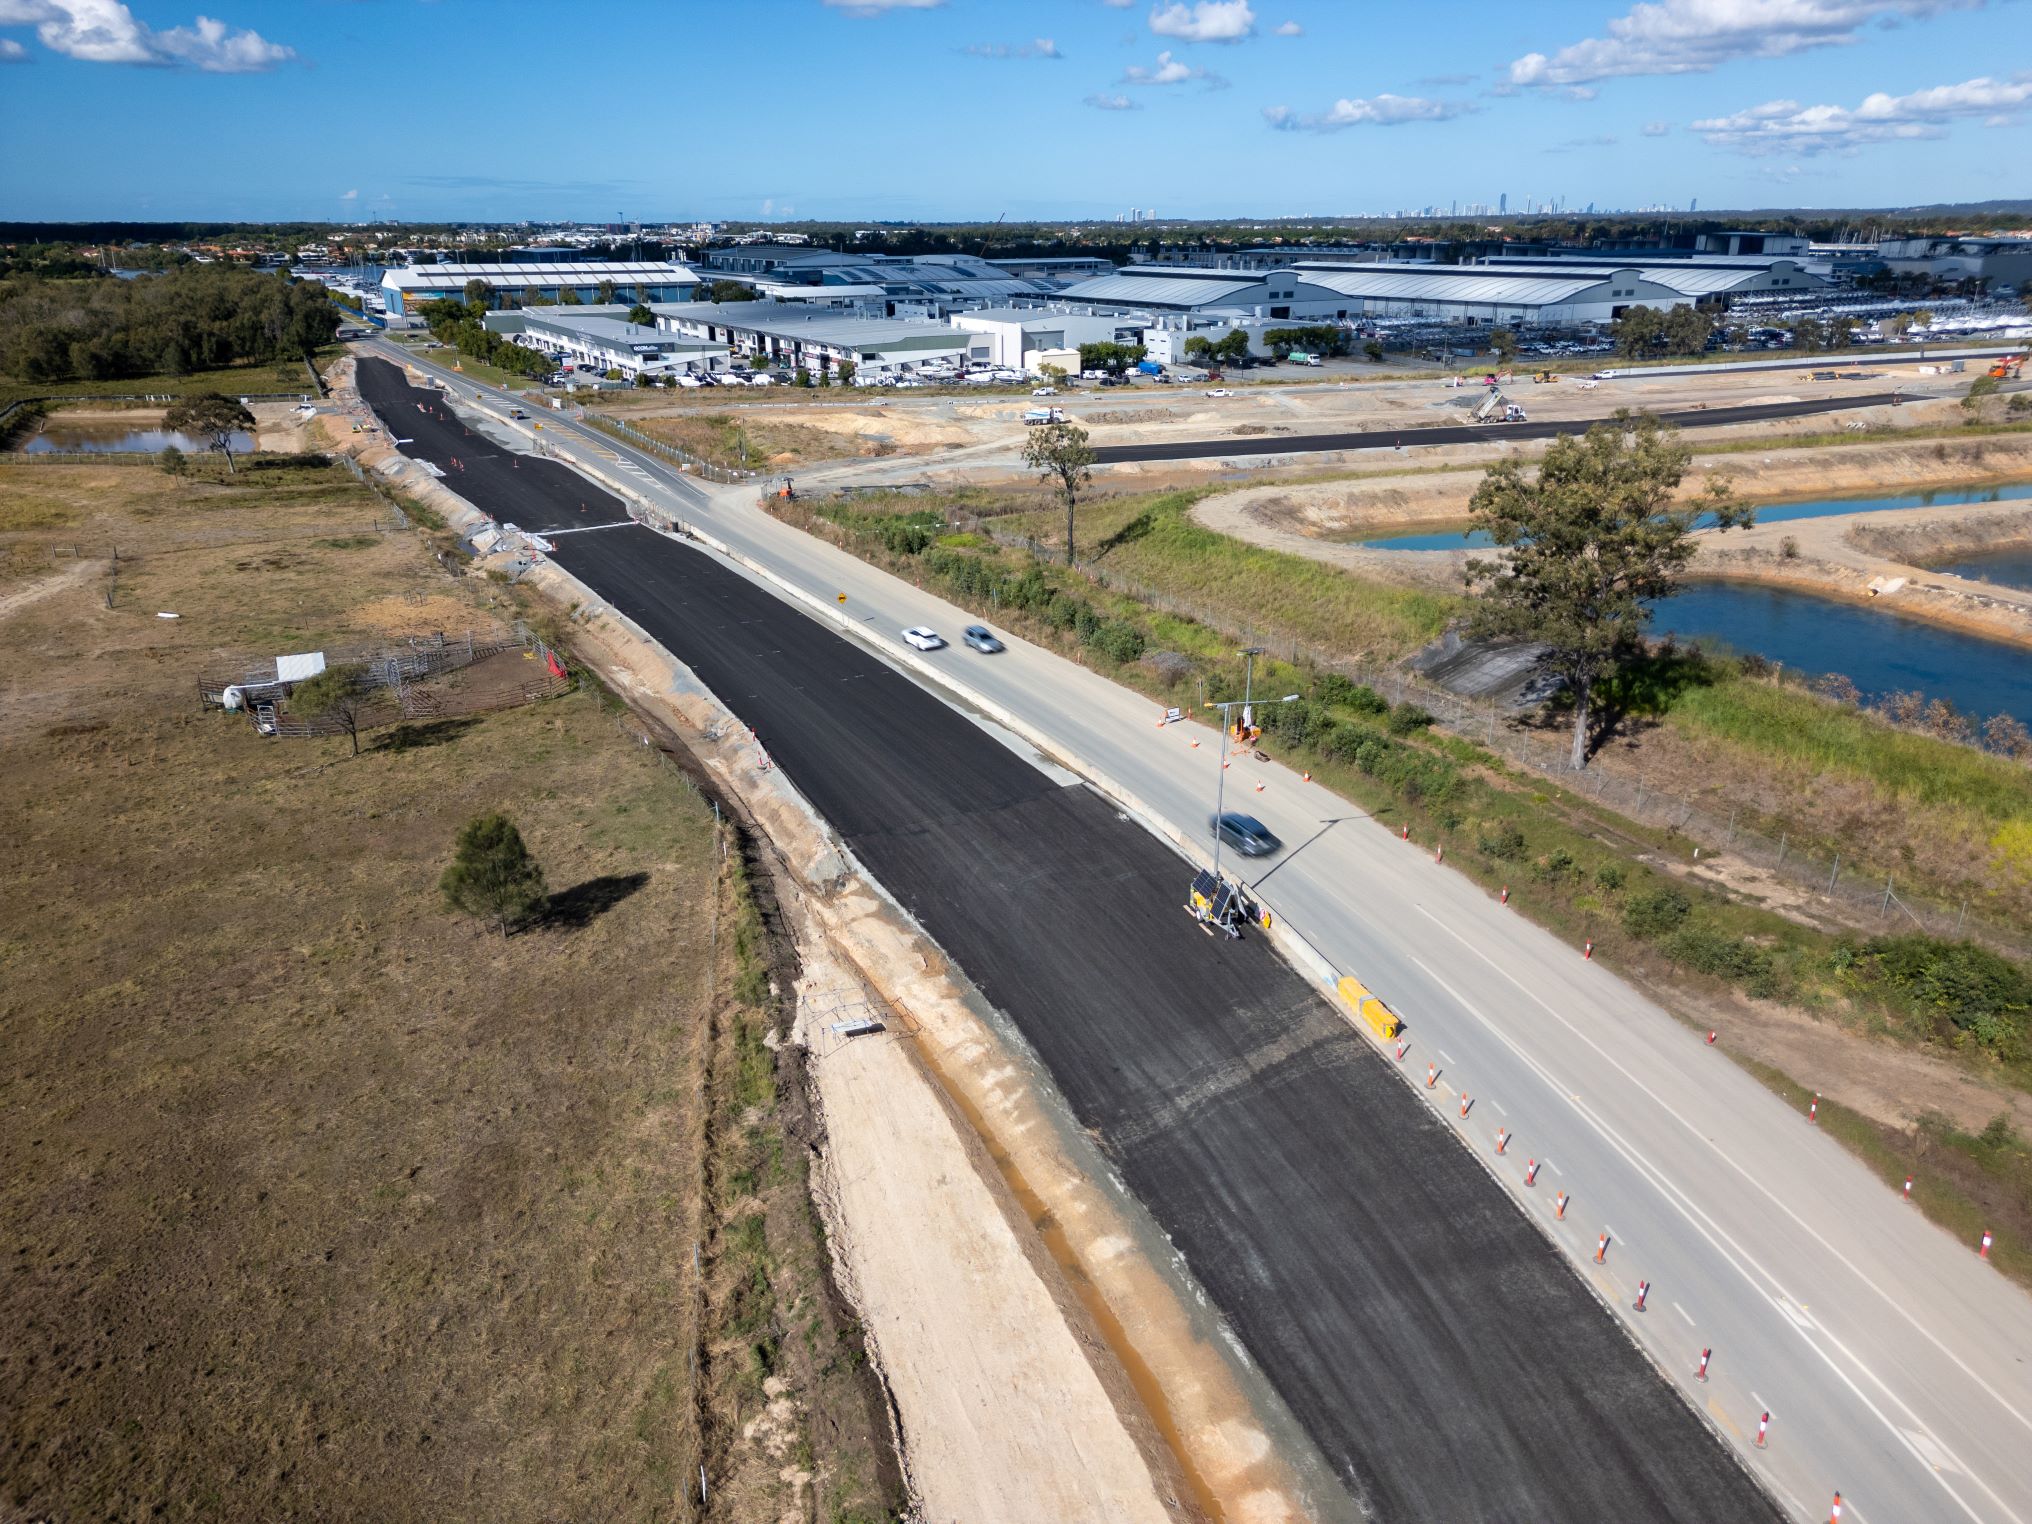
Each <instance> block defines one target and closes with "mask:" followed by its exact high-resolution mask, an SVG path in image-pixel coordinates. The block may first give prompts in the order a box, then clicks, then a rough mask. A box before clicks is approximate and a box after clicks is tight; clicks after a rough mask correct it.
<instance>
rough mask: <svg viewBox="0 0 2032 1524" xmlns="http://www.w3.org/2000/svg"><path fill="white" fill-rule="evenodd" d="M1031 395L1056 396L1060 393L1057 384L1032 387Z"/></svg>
mask: <svg viewBox="0 0 2032 1524" xmlns="http://www.w3.org/2000/svg"><path fill="white" fill-rule="evenodd" d="M1030 395H1031V396H1033V397H1056V396H1057V395H1058V388H1057V387H1055V386H1037V387H1032V388H1031V390H1030Z"/></svg>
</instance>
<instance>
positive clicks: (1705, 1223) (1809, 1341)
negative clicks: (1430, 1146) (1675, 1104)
mask: <svg viewBox="0 0 2032 1524" xmlns="http://www.w3.org/2000/svg"><path fill="white" fill-rule="evenodd" d="M1422 910H1423V907H1421V911H1422ZM1432 919H1434V920H1435V921H1437V919H1438V918H1437V917H1433V918H1432ZM1411 961H1412V962H1413V963H1416V964H1417V965H1418V966H1419V967H1420V968H1422V969H1424V970H1425V973H1426V976H1427V977H1428V978H1429V979H1431V980H1432V982H1433V983H1435V984H1437V985H1438V986H1439V987H1440V988H1441V989H1443V990H1445V991H1446V992H1447V994H1449V995H1451V996H1452V997H1453V998H1454V1000H1455V1002H1456V1003H1458V1004H1459V1006H1460V1008H1461V1009H1462V1010H1463V1011H1466V1012H1467V1013H1468V1015H1470V1016H1472V1017H1473V1018H1474V1019H1475V1020H1476V1021H1477V1022H1479V1023H1480V1024H1481V1025H1482V1026H1483V1027H1484V1028H1486V1029H1487V1031H1488V1033H1489V1035H1490V1036H1492V1037H1494V1038H1495V1039H1496V1041H1497V1042H1499V1043H1501V1044H1502V1045H1503V1046H1504V1047H1506V1048H1508V1049H1509V1050H1510V1052H1511V1054H1512V1056H1514V1057H1515V1058H1516V1059H1517V1061H1518V1062H1519V1063H1521V1064H1523V1065H1524V1067H1525V1068H1527V1069H1529V1070H1530V1071H1531V1072H1532V1073H1533V1074H1535V1075H1537V1076H1538V1078H1539V1079H1540V1081H1541V1082H1543V1083H1544V1084H1545V1085H1546V1086H1548V1087H1549V1088H1551V1089H1553V1090H1555V1091H1558V1092H1560V1093H1561V1094H1568V1095H1570V1094H1572V1092H1571V1091H1568V1090H1567V1089H1566V1088H1565V1087H1564V1086H1563V1085H1561V1084H1559V1082H1558V1081H1557V1080H1556V1079H1555V1078H1554V1076H1553V1074H1552V1071H1551V1070H1549V1069H1547V1068H1546V1067H1545V1065H1544V1064H1543V1063H1541V1062H1540V1061H1539V1060H1538V1059H1537V1058H1536V1057H1535V1056H1534V1055H1532V1054H1530V1053H1527V1052H1525V1051H1524V1049H1523V1048H1522V1047H1521V1046H1519V1045H1518V1044H1517V1043H1516V1042H1515V1041H1513V1040H1512V1039H1511V1038H1510V1036H1509V1035H1508V1034H1507V1033H1505V1032H1504V1031H1503V1030H1502V1029H1501V1028H1500V1027H1498V1026H1497V1025H1496V1024H1495V1023H1494V1022H1493V1021H1491V1020H1490V1019H1489V1018H1488V1017H1487V1016H1485V1015H1484V1014H1483V1013H1482V1011H1481V1009H1480V1008H1479V1007H1477V1006H1476V1005H1475V1004H1474V1003H1473V1002H1472V1001H1470V1000H1469V999H1468V998H1467V997H1466V996H1465V995H1463V994H1461V992H1460V991H1459V990H1457V989H1455V988H1454V987H1453V986H1452V985H1451V984H1448V983H1447V982H1446V980H1444V979H1442V978H1441V977H1440V976H1439V975H1438V974H1436V973H1434V972H1433V971H1432V969H1431V967H1430V966H1429V965H1427V964H1426V963H1425V961H1424V960H1423V959H1421V958H1419V957H1417V956H1415V955H1414V956H1413V957H1412V959H1411ZM1527 993H1528V992H1527ZM1539 1003H1540V1004H1541V1005H1542V1004H1543V1003H1544V1002H1542V1001H1541V1002H1539ZM1576 1035H1578V1034H1576ZM1585 1040H1586V1039H1585V1038H1583V1041H1585ZM1590 1046H1592V1044H1590ZM1603 1056H1604V1057H1607V1055H1606V1054H1604V1055H1603ZM1609 1061H1610V1062H1611V1063H1612V1064H1613V1063H1614V1062H1615V1061H1614V1060H1613V1059H1610V1060H1609ZM1617 1067H1619V1068H1620V1067H1621V1066H1620V1065H1618V1066H1617ZM1648 1093H1649V1092H1647V1094H1648ZM1663 1104H1664V1103H1663V1102H1660V1105H1663ZM1573 1106H1574V1110H1575V1112H1576V1113H1577V1114H1578V1115H1579V1116H1580V1118H1581V1120H1582V1121H1584V1122H1586V1123H1587V1124H1588V1126H1590V1127H1591V1128H1593V1129H1594V1130H1595V1132H1596V1133H1597V1134H1599V1135H1600V1136H1601V1138H1602V1140H1603V1141H1604V1142H1605V1143H1607V1144H1608V1145H1609V1147H1610V1148H1611V1149H1613V1150H1615V1152H1617V1153H1618V1154H1621V1155H1622V1157H1623V1160H1624V1162H1625V1163H1627V1164H1629V1165H1630V1166H1631V1167H1632V1168H1633V1169H1635V1170H1636V1171H1637V1173H1638V1174H1639V1175H1640V1176H1647V1177H1649V1178H1650V1180H1651V1181H1652V1183H1653V1184H1654V1185H1656V1186H1657V1187H1658V1189H1659V1191H1660V1192H1661V1193H1662V1194H1663V1195H1664V1197H1665V1200H1666V1203H1667V1204H1668V1205H1669V1206H1671V1208H1672V1209H1673V1210H1674V1211H1675V1212H1677V1213H1679V1215H1680V1216H1681V1217H1683V1218H1685V1219H1686V1222H1687V1225H1688V1226H1689V1227H1691V1228H1692V1229H1693V1230H1694V1231H1695V1232H1696V1233H1698V1234H1699V1235H1700V1236H1701V1237H1702V1238H1704V1239H1706V1240H1707V1241H1708V1245H1709V1247H1711V1248H1712V1249H1713V1250H1714V1251H1715V1253H1717V1254H1719V1255H1720V1256H1721V1257H1722V1258H1723V1259H1724V1260H1726V1261H1727V1262H1728V1264H1729V1266H1730V1268H1731V1269H1733V1270H1734V1271H1735V1272H1736V1273H1737V1274H1738V1275H1740V1276H1741V1277H1742V1278H1743V1279H1744V1280H1745V1281H1747V1282H1748V1283H1749V1284H1750V1286H1751V1287H1752V1288H1757V1283H1758V1281H1759V1280H1760V1279H1761V1280H1762V1281H1764V1282H1766V1283H1767V1284H1768V1285H1770V1286H1772V1287H1775V1288H1776V1289H1777V1291H1778V1294H1779V1295H1781V1296H1782V1295H1784V1294H1785V1293H1784V1287H1783V1286H1782V1285H1780V1283H1779V1281H1778V1278H1777V1277H1776V1276H1775V1275H1773V1274H1771V1272H1770V1271H1768V1270H1766V1269H1765V1268H1764V1267H1763V1265H1762V1264H1760V1263H1759V1262H1758V1261H1757V1259H1756V1258H1755V1257H1754V1256H1753V1255H1752V1254H1751V1253H1750V1252H1749V1251H1748V1250H1747V1249H1745V1248H1744V1247H1743V1246H1742V1245H1741V1244H1739V1243H1737V1242H1736V1240H1735V1239H1734V1238H1732V1237H1730V1236H1729V1234H1728V1232H1727V1230H1726V1229H1724V1228H1723V1227H1722V1226H1721V1225H1720V1224H1719V1223H1717V1222H1715V1221H1714V1220H1713V1219H1712V1218H1710V1217H1709V1216H1708V1215H1707V1213H1706V1212H1705V1211H1703V1210H1702V1209H1701V1208H1700V1207H1699V1206H1698V1205H1697V1204H1696V1203H1695V1202H1694V1201H1693V1200H1692V1198H1691V1197H1689V1196H1687V1195H1686V1194H1685V1192H1684V1191H1682V1190H1681V1189H1680V1188H1679V1187H1678V1186H1677V1185H1675V1184H1673V1182H1672V1181H1671V1180H1670V1179H1669V1178H1668V1177H1667V1176H1666V1175H1665V1173H1664V1171H1663V1170H1661V1169H1659V1168H1658V1167H1657V1166H1656V1165H1654V1164H1653V1163H1652V1162H1651V1161H1650V1160H1649V1159H1648V1158H1646V1157H1645V1156H1644V1155H1643V1154H1641V1153H1639V1152H1638V1151H1637V1149H1636V1147H1635V1145H1633V1144H1632V1143H1630V1142H1629V1141H1628V1140H1627V1139H1626V1138H1624V1137H1623V1135H1622V1134H1621V1133H1619V1132H1617V1131H1616V1129H1615V1128H1614V1127H1612V1126H1610V1125H1609V1123H1608V1122H1607V1121H1606V1120H1604V1119H1603V1118H1602V1117H1600V1116H1598V1115H1596V1113H1595V1112H1594V1111H1593V1110H1592V1109H1590V1108H1589V1107H1588V1106H1587V1105H1585V1104H1584V1103H1582V1102H1580V1101H1575V1102H1574V1103H1573ZM1816 1332H1818V1333H1822V1334H1823V1335H1824V1336H1825V1337H1826V1338H1827V1340H1828V1342H1829V1343H1830V1344H1832V1345H1833V1346H1834V1348H1835V1349H1837V1350H1839V1351H1840V1352H1841V1354H1842V1355H1843V1357H1844V1359H1845V1360H1846V1361H1847V1365H1846V1366H1845V1365H1844V1364H1843V1363H1842V1362H1841V1361H1837V1360H1836V1359H1835V1358H1834V1357H1833V1356H1832V1355H1830V1354H1829V1353H1828V1352H1827V1351H1826V1350H1825V1349H1822V1348H1821V1347H1820V1345H1819V1344H1818V1343H1817V1342H1816V1341H1815V1340H1814V1337H1813V1334H1814V1333H1816ZM1799 1337H1800V1338H1801V1339H1802V1340H1803V1341H1804V1342H1805V1344H1806V1347H1807V1348H1808V1349H1810V1350H1812V1351H1813V1352H1814V1354H1816V1355H1818V1356H1819V1357H1820V1360H1821V1363H1822V1364H1823V1365H1825V1366H1826V1367H1827V1368H1828V1369H1829V1370H1830V1371H1832V1372H1833V1373H1834V1375H1835V1379H1836V1380H1838V1381H1840V1382H1841V1383H1842V1385H1843V1386H1845V1387H1847V1388H1848V1389H1849V1391H1850V1392H1851V1393H1853V1394H1854V1396H1855V1399H1856V1401H1857V1402H1859V1403H1861V1404H1862V1405H1863V1407H1864V1409H1865V1410H1866V1411H1868V1412H1869V1414H1870V1416H1871V1417H1873V1418H1875V1419H1876V1420H1877V1422H1878V1423H1880V1424H1882V1425H1883V1426H1884V1427H1885V1428H1886V1429H1889V1430H1890V1431H1891V1433H1892V1434H1893V1435H1895V1436H1897V1439H1898V1443H1899V1444H1901V1445H1903V1446H1904V1447H1905V1449H1906V1452H1907V1453H1908V1454H1910V1455H1911V1456H1912V1458H1913V1459H1914V1460H1917V1461H1918V1462H1919V1463H1920V1464H1921V1465H1922V1466H1925V1465H1926V1461H1925V1457H1924V1456H1922V1455H1920V1454H1919V1452H1918V1451H1917V1450H1916V1449H1914V1448H1913V1446H1912V1442H1911V1441H1910V1440H1908V1439H1907V1438H1906V1437H1905V1431H1904V1430H1903V1429H1901V1428H1899V1427H1898V1425H1897V1424H1895V1423H1893V1422H1892V1421H1891V1420H1890V1418H1889V1416H1887V1415H1886V1414H1885V1413H1884V1411H1883V1410H1882V1409H1881V1408H1879V1407H1878V1406H1877V1405H1876V1404H1875V1403H1874V1402H1872V1401H1871V1400H1870V1399H1869V1396H1868V1395H1867V1394H1866V1393H1865V1392H1864V1391H1863V1389H1862V1388H1861V1387H1859V1386H1857V1385H1856V1383H1855V1379H1854V1378H1853V1377H1852V1376H1850V1374H1849V1367H1853V1368H1854V1369H1856V1370H1860V1371H1861V1372H1863V1374H1864V1375H1865V1376H1868V1377H1869V1379H1870V1381H1871V1382H1872V1383H1873V1384H1874V1385H1875V1386H1876V1387H1877V1389H1878V1390H1879V1391H1881V1392H1883V1393H1884V1394H1885V1396H1887V1397H1889V1398H1890V1399H1891V1401H1893V1402H1894V1403H1896V1404H1897V1405H1898V1406H1899V1407H1900V1408H1901V1409H1903V1410H1904V1413H1905V1416H1906V1417H1907V1418H1909V1419H1911V1420H1912V1422H1914V1423H1915V1424H1916V1423H1919V1422H1920V1421H1921V1420H1920V1417H1919V1415H1918V1414H1917V1413H1915V1412H1913V1411H1912V1409H1911V1407H1910V1406H1909V1405H1907V1403H1906V1402H1905V1400H1904V1399H1903V1398H1902V1397H1900V1396H1899V1395H1898V1394H1897V1393H1896V1392H1894V1391H1892V1389H1891V1388H1890V1386H1889V1385H1887V1384H1886V1383H1885V1382H1884V1380H1883V1379H1882V1378H1881V1377H1879V1376H1878V1375H1877V1374H1876V1373H1875V1372H1873V1371H1871V1370H1870V1368H1869V1367H1868V1366H1867V1365H1865V1364H1864V1363H1863V1362H1862V1361H1861V1360H1860V1359H1858V1358H1857V1357H1856V1354H1855V1352H1854V1351H1853V1350H1851V1349H1849V1348H1848V1347H1847V1346H1846V1345H1844V1344H1843V1343H1842V1342H1841V1340H1839V1339H1837V1338H1835V1337H1834V1335H1833V1334H1831V1333H1827V1332H1826V1330H1824V1329H1814V1330H1811V1331H1809V1330H1808V1329H1807V1328H1800V1329H1799ZM1943 1448H1945V1447H1943ZM1957 1464H1959V1462H1957ZM1962 1471H1963V1473H1964V1474H1966V1475H1969V1476H1970V1477H1971V1478H1972V1479H1973V1480H1974V1481H1975V1483H1976V1485H1977V1486H1979V1487H1981V1488H1982V1489H1983V1491H1985V1492H1987V1493H1988V1494H1989V1495H1990V1498H1991V1500H1992V1501H1993V1502H1995V1503H1996V1505H1997V1506H1998V1507H1999V1508H2001V1509H2003V1510H2004V1514H2005V1516H2006V1517H2007V1518H2010V1519H2012V1520H2013V1521H2015V1524H2024V1521H2023V1520H2021V1519H2019V1517H2018V1515H2017V1514H2016V1513H2015V1512H2013V1511H2012V1509H2011V1507H2010V1505H2009V1504H2008V1503H2006V1502H2005V1501H2004V1500H2003V1499H2002V1498H2001V1497H1998V1496H1997V1492H1996V1489H1995V1488H1993V1487H1991V1486H1990V1485H1989V1484H1988V1483H1987V1482H1985V1481H1983V1480H1982V1479H1981V1478H1980V1477H1976V1476H1975V1475H1974V1473H1973V1472H1969V1471H1968V1470H1967V1468H1966V1467H1965V1466H1964V1467H1962ZM1926 1474H1927V1475H1928V1476H1930V1477H1932V1478H1933V1480H1934V1481H1935V1483H1937V1484H1938V1485H1939V1487H1940V1489H1941V1491H1943V1492H1945V1493H1946V1494H1947V1495H1948V1496H1949V1497H1950V1498H1952V1499H1954V1502H1955V1506H1956V1507H1958V1508H1960V1509H1961V1511H1962V1512H1963V1513H1964V1514H1966V1515H1967V1516H1968V1517H1969V1519H1970V1520H1972V1521H1973V1524H1984V1521H1983V1517H1982V1515H1981V1514H1979V1513H1977V1512H1976V1511H1975V1509H1973V1508H1971V1507H1970V1506H1969V1504H1968V1501H1967V1499H1965V1498H1963V1497H1962V1495H1961V1494H1960V1493H1958V1492H1956V1491H1955V1490H1954V1488H1953V1487H1951V1486H1950V1485H1948V1483H1947V1481H1946V1479H1945V1477H1944V1476H1943V1475H1942V1473H1940V1472H1938V1471H1935V1470H1933V1469H1932V1468H1931V1467H1930V1466H1927V1467H1926Z"/></svg>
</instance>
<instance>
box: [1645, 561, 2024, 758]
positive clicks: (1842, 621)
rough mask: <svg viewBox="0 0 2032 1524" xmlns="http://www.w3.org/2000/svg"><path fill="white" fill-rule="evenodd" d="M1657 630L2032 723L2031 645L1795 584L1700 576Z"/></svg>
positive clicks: (1664, 613)
mask: <svg viewBox="0 0 2032 1524" xmlns="http://www.w3.org/2000/svg"><path fill="white" fill-rule="evenodd" d="M1651 630H1652V633H1653V634H1657V635H1664V634H1668V633H1670V634H1673V635H1676V636H1678V637H1679V639H1680V640H1681V641H1682V642H1687V641H1694V640H1698V641H1699V642H1700V643H1701V644H1702V645H1703V646H1706V647H1708V648H1710V649H1716V648H1720V649H1725V650H1730V651H1737V652H1755V653H1757V654H1759V655H1761V656H1764V657H1767V658H1768V659H1770V660H1771V661H1774V662H1782V663H1784V665H1785V666H1786V667H1788V668H1790V669H1792V670H1794V671H1800V672H1809V673H1813V674H1816V675H1818V674H1820V673H1823V672H1839V673H1840V674H1841V675H1842V676H1844V677H1846V678H1848V679H1849V680H1850V681H1851V682H1853V683H1854V684H1855V685H1856V686H1857V687H1858V688H1860V689H1861V690H1862V693H1863V698H1864V701H1865V702H1868V701H1871V700H1874V699H1877V698H1881V697H1882V696H1883V695H1885V694H1887V693H1893V692H1911V691H1912V690H1914V689H1917V690H1918V691H1920V692H1921V693H1924V694H1925V695H1926V696H1927V697H1928V698H1944V699H1947V700H1949V701H1951V702H1952V703H1953V704H1954V706H1955V708H1957V709H1959V710H1961V711H1962V713H1964V714H1968V715H1973V716H1976V717H1977V718H1978V719H1987V718H1989V717H1990V716H1991V715H1994V714H2008V715H2011V716H2013V717H2014V718H2016V719H2019V720H2022V721H2024V722H2025V723H2026V724H2028V725H2032V652H2027V651H2024V650H2022V649H2020V648H2018V647H2016V646H2010V645H2006V644H2004V643H2003V642H2002V641H1995V640H1984V639H1983V638H1982V637H1980V636H1977V635H1964V634H1962V633H1961V632H1960V631H1958V630H1948V629H1942V628H1940V627H1939V626H1937V625H1931V624H1926V623H1924V622H1922V621H1920V620H1917V619H1913V618H1910V617H1908V616H1906V615H1903V614H1898V613H1895V612H1893V611H1891V610H1889V609H1880V608H1860V607H1857V606H1855V605H1853V604H1847V603H1836V602H1834V601H1832V600H1831V599H1826V598H1816V597H1814V596H1813V595H1812V594H1811V593H1802V592H1797V591H1794V590H1793V589H1791V588H1779V587H1759V586H1756V585H1754V584H1749V583H1735V582H1695V583H1691V584H1689V585H1688V586H1687V587H1686V588H1685V590H1684V591H1682V592H1680V593H1679V594H1678V595H1677V596H1675V597H1673V598H1671V599H1669V600H1667V601H1666V602H1665V603H1664V604H1663V605H1662V606H1661V607H1659V608H1658V610H1657V611H1656V612H1655V613H1654V614H1653V615H1652V621H1651Z"/></svg>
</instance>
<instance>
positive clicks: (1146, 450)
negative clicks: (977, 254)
mask: <svg viewBox="0 0 2032 1524" xmlns="http://www.w3.org/2000/svg"><path fill="white" fill-rule="evenodd" d="M1893 395H1894V394H1893V393H1891V392H1872V393H1870V394H1869V395H1868V396H1862V397H1823V398H1818V399H1816V400H1814V401H1812V402H1758V403H1752V404H1749V405H1746V406H1743V407H1709V408H1689V409H1686V410H1685V411H1683V412H1675V413H1660V414H1658V415H1657V416H1658V420H1659V422H1661V423H1669V424H1672V425H1674V426H1676V427H1678V428H1682V429H1702V428H1715V427H1718V426H1720V425H1721V424H1725V423H1755V422H1757V421H1759V420H1760V419H1765V418H1805V417H1809V416H1811V415H1812V414H1814V413H1833V412H1839V411H1841V410H1843V409H1845V408H1854V407H1876V406H1878V405H1880V404H1882V403H1887V402H1890V401H1891V400H1892V398H1893ZM1607 421H1608V420H1607V419H1604V418H1565V419H1560V420H1559V421H1557V422H1554V423H1472V424H1470V423H1463V424H1449V425H1447V426H1445V427H1443V428H1433V429H1369V430H1366V431H1364V432H1361V433H1355V434H1254V435H1250V436H1249V437H1247V438H1240V439H1179V440H1171V441H1168V442H1167V441H1153V442H1151V443H1147V444H1123V445H1096V446H1095V447H1094V460H1095V463H1096V464H1098V465H1103V466H1109V465H1122V464H1126V463H1127V462H1129V461H1137V460H1205V459H1208V458H1210V457H1220V456H1228V455H1306V454H1315V453H1319V452H1321V451H1327V450H1388V449H1391V448H1393V447H1395V446H1397V445H1401V444H1413V445H1445V444H1474V443H1478V442H1479V443H1483V444H1501V443H1503V442H1504V441H1506V440H1511V439H1550V438H1552V437H1553V436H1554V435H1555V434H1582V433H1585V432H1586V431H1587V429H1588V426H1589V425H1590V424H1595V423H1605V422H1607Z"/></svg>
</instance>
